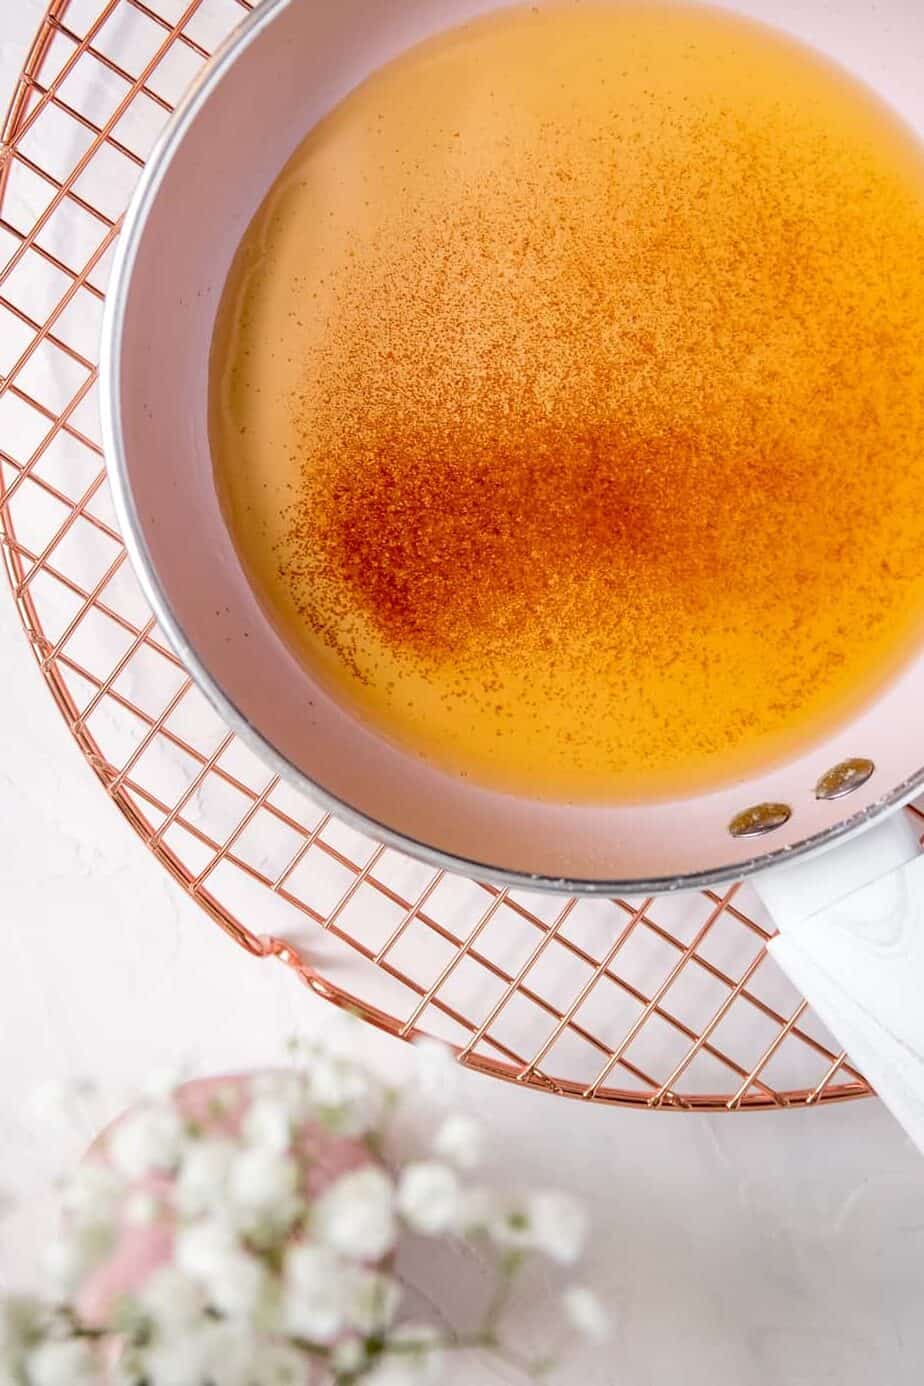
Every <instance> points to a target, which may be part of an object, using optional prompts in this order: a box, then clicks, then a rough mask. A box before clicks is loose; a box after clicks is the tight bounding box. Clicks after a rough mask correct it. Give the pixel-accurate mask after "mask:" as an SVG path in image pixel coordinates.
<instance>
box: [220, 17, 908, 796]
mask: <svg viewBox="0 0 924 1386" xmlns="http://www.w3.org/2000/svg"><path fill="white" fill-rule="evenodd" d="M211 392H212V393H211V429H212V442H213V452H214V458H215V469H216V480H217V485H218V488H219V493H220V496H221V499H222V503H223V506H224V509H225V513H226V516H227V520H228V523H229V525H230V527H231V530H232V533H233V536H234V539H235V542H236V545H237V548H238V551H239V553H240V556H241V559H242V561H243V563H244V565H245V568H246V570H247V572H248V574H249V576H250V578H251V581H252V582H253V585H254V586H255V588H256V590H257V591H258V593H259V594H260V596H261V598H262V600H263V602H264V604H265V606H266V608H267V610H268V611H269V612H270V614H271V616H272V618H273V619H274V621H275V622H276V624H277V626H278V629H279V630H280V632H281V633H282V634H283V636H284V637H285V639H286V640H287V641H288V642H289V644H290V645H291V647H292V648H293V649H294V650H295V651H296V653H297V654H298V655H299V657H300V658H301V659H302V660H303V661H304V663H305V664H306V665H307V666H308V667H309V668H311V669H312V670H314V671H315V673H316V674H318V675H319V676H320V677H321V678H322V679H323V681H324V682H325V683H326V684H327V685H328V687H330V688H331V689H332V690H333V691H334V693H335V694H336V696H338V697H339V698H341V699H342V700H343V701H345V702H346V703H347V704H348V705H349V706H350V707H351V708H353V709H354V710H355V712H356V713H357V715H359V716H361V717H362V718H364V719H365V720H366V721H368V722H369V723H371V724H372V725H373V726H374V727H376V728H377V729H379V730H380V731H381V732H382V733H383V734H385V735H387V736H389V737H391V738H392V739H393V740H395V741H397V742H399V743H401V744H403V745H405V746H408V747H410V748H411V749H412V750H414V751H416V752H417V753H418V754H420V755H422V756H425V757H427V758H428V759H431V760H433V761H435V762H436V763H438V764H440V765H442V766H444V767H446V768H448V769H449V770H451V771H453V772H455V773H459V774H466V775H469V776H471V777H473V778H476V779H479V780H482V781H485V782H489V783H492V784H494V785H499V786H500V787H502V788H505V789H508V790H510V791H513V792H525V793H531V794H538V795H542V796H546V797H553V798H567V799H583V800H603V799H606V800H618V799H629V800H635V799H643V798H652V797H658V796H662V795H668V794H670V795H673V794H683V793H692V792H695V791H698V790H700V789H702V788H705V787H709V786H713V785H719V784H721V783H723V782H726V781H728V780H730V779H732V778H734V777H738V776H742V775H745V774H748V773H751V772H753V771H755V770H757V769H760V768H763V767H765V766H767V765H769V764H770V763H772V762H774V761H775V760H779V759H782V758H784V757H786V756H788V755H791V754H793V753H795V752H796V751H798V750H800V749H802V748H803V747H805V746H806V745H808V744H809V743H810V742H811V741H812V740H813V739H815V738H818V737H819V736H821V735H822V734H823V733H824V732H826V731H828V730H830V729H831V728H832V727H833V726H834V725H835V724H836V723H837V722H838V721H839V720H840V719H843V718H845V717H847V716H849V715H850V714H851V713H852V712H853V711H855V710H856V709H857V708H858V707H859V706H860V705H861V704H862V703H863V702H864V701H865V700H867V699H869V698H871V697H872V696H873V695H874V694H875V692H876V691H877V690H878V689H879V688H881V687H882V686H883V684H884V683H885V682H886V681H887V680H888V679H889V678H890V677H892V676H893V675H894V673H895V671H896V669H897V668H898V667H899V666H900V664H901V662H902V660H904V659H906V658H907V656H908V654H909V652H910V650H911V649H912V648H913V646H914V643H915V642H916V640H917V639H918V637H919V635H920V631H921V625H922V610H924V543H922V540H924V154H922V151H921V148H920V147H919V146H918V144H917V143H916V142H915V141H914V140H913V138H912V137H911V135H910V134H909V133H907V132H906V131H905V130H904V128H903V127H902V126H900V125H899V123H898V122H897V121H896V120H895V119H894V118H893V117H892V116H891V115H890V114H889V113H888V111H887V110H886V109H885V107H883V106H882V105H880V104H879V103H878V102H877V101H876V100H875V99H874V97H873V96H872V95H871V94H870V93H868V92H867V91H866V89H865V88H863V87H861V86H860V85H859V84H858V83H856V82H855V81H854V80H853V79H852V78H850V77H848V76H847V75H845V74H843V73H842V72H840V71H839V70H836V69H835V68H833V67H832V66H830V65H829V64H828V63H827V62H826V61H824V60H823V59H822V58H821V57H820V56H818V55H816V54H814V53H812V52H811V51H809V50H807V49H805V48H803V47H801V46H799V45H797V44H795V43H794V42H792V41H790V40H789V39H787V38H786V37H784V36H783V35H781V34H778V33H775V32H774V31H772V30H770V29H766V28H763V27H761V26H757V25H754V24H751V23H749V22H747V21H744V20H742V19H740V18H736V17H734V16H732V15H730V14H727V13H724V12H720V11H716V10H711V9H707V8H700V7H698V6H695V5H693V6H676V7H675V6H673V5H669V4H668V5H665V4H658V3H654V4H648V5H644V6H642V5H638V6H637V5H634V4H621V5H612V6H609V5H604V4H568V5H551V6H548V7H540V8H539V9H525V8H523V9H513V10H506V11H501V12H499V13H497V14H495V15H494V16H492V17H490V18H489V19H487V20H485V21H481V22H478V23H476V24H473V25H470V26H468V27H466V28H462V29H458V30H455V31H453V32H450V33H447V34H445V35H442V36H440V37H438V38H437V39H435V40H433V41H431V42H429V43H427V44H425V45H423V46H421V47H420V48H417V49H415V50H413V51H411V52H409V53H407V54H406V55H404V57H402V58H401V59H400V60H399V61H397V62H396V63H394V64H392V65H390V66H389V67H387V68H385V69H384V70H382V71H381V72H378V73H376V74H375V75H373V76H372V77H370V78H369V79H368V80H367V81H366V82H365V83H364V84H363V85H362V86H360V87H359V88H358V89H357V90H356V91H354V92H353V93H352V94H351V95H350V96H349V97H347V99H346V100H345V101H344V102H343V103H342V104H341V105H340V106H339V107H338V108H337V109H336V110H334V111H333V112H332V113H331V114H330V115H329V116H328V117H327V118H326V119H325V120H324V121H323V122H322V123H321V124H319V125H318V126H317V128H316V129H314V130H313V131H312V132H311V133H310V134H309V136H308V137H307V139H306V140H305V142H304V143H303V144H302V146H301V147H300V149H299V150H298V151H297V153H296V154H295V156H294V157H293V159H292V160H291V161H290V163H289V165H288V166H287V168H286V169H285V170H284V172H283V173H282V174H281V176H280V178H279V180H278V181H277V183H276V185H275V186H274V188H273V189H272V191H271V193H270V195H269V196H268V198H267V199H266V202H265V203H264V205H263V207H262V208H261V210H260V212H259V213H258V215H257V217H256V218H255V220H254V222H253V224H252V226H251V227H250V229H249V231H248V232H247V235H246V237H245V239H244V241H243V244H242V246H241V248H240V251H239V254H238V256H237V259H236V261H235V264H234V267H233V270H232V273H231V276H230V278H229V281H228V285H227V288H226V291H225V296H224V300H223V305H222V309H221V313H220V317H219V322H218V327H217V331H216V336H215V343H214V348H213V359H212V385H211Z"/></svg>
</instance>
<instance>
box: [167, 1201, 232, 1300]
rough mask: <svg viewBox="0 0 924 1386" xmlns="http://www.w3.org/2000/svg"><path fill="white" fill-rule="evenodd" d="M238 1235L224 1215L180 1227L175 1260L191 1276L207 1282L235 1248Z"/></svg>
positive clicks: (220, 1268) (218, 1272)
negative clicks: (236, 1235)
mask: <svg viewBox="0 0 924 1386" xmlns="http://www.w3.org/2000/svg"><path fill="white" fill-rule="evenodd" d="M237 1246H238V1244H237V1238H236V1237H235V1235H234V1232H233V1231H232V1229H231V1227H230V1226H229V1224H228V1223H227V1222H226V1221H225V1220H224V1219H223V1218H209V1219H207V1220H205V1221H203V1222H198V1223H194V1224H193V1225H192V1226H191V1227H185V1228H182V1229H181V1230H180V1231H179V1232H178V1234H177V1239H176V1253H175V1257H176V1264H177V1266H178V1267H179V1269H180V1270H181V1271H184V1272H185V1273H186V1274H187V1275H189V1276H192V1277H193V1278H194V1279H196V1280H199V1281H202V1282H203V1283H204V1284H206V1285H207V1284H209V1283H210V1281H211V1280H212V1278H213V1276H216V1275H219V1274H220V1273H221V1271H222V1269H223V1267H224V1265H225V1263H226V1262H227V1260H228V1258H229V1257H230V1256H233V1255H234V1254H235V1252H236V1251H237Z"/></svg>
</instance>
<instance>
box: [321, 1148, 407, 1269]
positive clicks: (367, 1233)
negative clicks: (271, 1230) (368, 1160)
mask: <svg viewBox="0 0 924 1386" xmlns="http://www.w3.org/2000/svg"><path fill="white" fill-rule="evenodd" d="M394 1193H395V1191H394V1188H393V1186H392V1183H391V1180H390V1179H389V1178H388V1176H387V1175H386V1174H385V1173H384V1171H383V1170H381V1169H378V1168H377V1167H376V1166H375V1165H367V1166H366V1167H365V1168H364V1169H359V1170H354V1171H353V1172H352V1173H351V1174H345V1175H342V1176H341V1177H340V1178H339V1179H338V1180H337V1182H336V1183H335V1184H332V1185H331V1187H330V1188H329V1189H328V1190H327V1192H326V1193H324V1194H322V1195H321V1197H320V1199H319V1200H318V1202H317V1204H316V1205H315V1208H314V1214H313V1219H312V1226H313V1228H314V1231H315V1235H316V1236H317V1237H318V1239H319V1241H321V1242H323V1243H324V1244H325V1245H326V1246H329V1247H331V1248H332V1249H333V1250H334V1251H337V1252H339V1253H340V1254H341V1255H343V1256H348V1257H351V1258H352V1259H354V1260H356V1261H380V1260H381V1259H382V1257H383V1256H385V1255H387V1254H388V1252H389V1251H391V1249H392V1247H393V1246H394V1244H395V1235H396V1231H397V1229H396V1226H395V1217H394Z"/></svg>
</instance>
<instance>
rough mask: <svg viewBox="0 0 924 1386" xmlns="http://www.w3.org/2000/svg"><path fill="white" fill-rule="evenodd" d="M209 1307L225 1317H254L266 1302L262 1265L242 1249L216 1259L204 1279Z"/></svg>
mask: <svg viewBox="0 0 924 1386" xmlns="http://www.w3.org/2000/svg"><path fill="white" fill-rule="evenodd" d="M206 1286H207V1289H208V1295H209V1302H210V1305H211V1307H212V1308H213V1309H217V1310H218V1312H219V1313H220V1314H224V1315H225V1316H226V1317H227V1318H229V1319H255V1318H256V1317H257V1316H258V1313H259V1311H260V1309H261V1308H262V1306H263V1305H264V1304H265V1303H266V1300H267V1297H268V1295H269V1290H270V1276H269V1272H268V1271H267V1269H266V1267H265V1266H264V1265H263V1264H262V1263H261V1262H260V1261H258V1260H257V1259H256V1257H255V1256H251V1255H249V1254H248V1253H247V1252H246V1251H234V1252H232V1253H231V1254H230V1255H228V1256H227V1257H225V1259H224V1260H223V1261H219V1262H218V1264H217V1265H216V1266H215V1267H214V1269H213V1271H212V1274H211V1275H210V1276H209V1277H208V1278H207V1280H206Z"/></svg>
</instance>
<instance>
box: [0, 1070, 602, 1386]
mask: <svg viewBox="0 0 924 1386" xmlns="http://www.w3.org/2000/svg"><path fill="white" fill-rule="evenodd" d="M299 1060H300V1064H299V1068H298V1070H297V1071H292V1072H283V1073H278V1074H268V1075H261V1076H258V1077H255V1078H252V1079H250V1080H247V1081H246V1085H245V1086H244V1087H242V1085H241V1084H240V1083H238V1084H233V1083H229V1084H228V1085H226V1087H224V1088H218V1089H216V1090H213V1092H212V1094H211V1097H210V1103H209V1119H208V1120H194V1119H192V1118H191V1117H190V1115H189V1113H188V1110H187V1105H186V1104H184V1102H183V1101H182V1098H181V1096H180V1097H177V1098H176V1099H174V1098H173V1097H172V1096H166V1097H162V1098H157V1099H152V1100H150V1101H148V1102H146V1103H145V1104H144V1105H143V1106H142V1107H140V1108H139V1109H137V1110H136V1111H135V1112H134V1113H133V1114H132V1115H130V1116H129V1117H128V1118H126V1119H124V1120H123V1121H122V1122H121V1123H119V1124H118V1125H117V1126H116V1127H115V1128H114V1129H113V1131H112V1132H111V1134H110V1136H109V1138H108V1141H107V1144H106V1158H105V1161H101V1160H96V1161H92V1160H91V1161H88V1162H87V1163H86V1164H84V1165H83V1166H82V1167H81V1168H80V1169H79V1170H78V1172H77V1174H76V1176H75V1177H74V1178H73V1179H72V1180H71V1182H70V1184H69V1185H68V1187H67V1189H66V1192H65V1196H64V1228H65V1231H64V1233H63V1234H62V1236H61V1237H60V1238H59V1240H58V1241H57V1242H56V1243H55V1244H54V1245H53V1246H52V1247H51V1248H50V1251H49V1255H48V1258H47V1270H48V1275H49V1278H50V1282H51V1284H52V1286H53V1289H54V1292H55V1294H56V1296H57V1298H56V1300H55V1303H54V1305H53V1306H52V1307H48V1306H45V1305H43V1304H41V1303H40V1302H39V1301H37V1300H33V1299H29V1298H24V1297H20V1298H12V1299H9V1300H7V1301H5V1302H4V1301H2V1300H0V1386H98V1383H100V1382H102V1381H105V1382H106V1383H107V1386H109V1384H110V1383H111V1386H314V1384H315V1383H319V1382H333V1383H343V1386H347V1383H349V1384H352V1383H359V1382H362V1383H364V1386H427V1383H430V1382H436V1381H437V1380H438V1379H439V1377H440V1374H441V1367H440V1362H441V1353H443V1352H444V1351H446V1350H447V1349H449V1348H451V1347H455V1346H464V1345H465V1343H463V1342H461V1341H449V1340H447V1339H446V1338H445V1337H441V1336H440V1335H439V1334H436V1333H434V1332H433V1331H432V1330H431V1329H429V1328H427V1327H423V1326H416V1325H413V1324H407V1323H402V1322H399V1313H400V1308H401V1300H402V1293H401V1286H400V1283H399V1281H398V1279H397V1277H396V1275H395V1274H394V1256H395V1253H396V1250H397V1248H398V1245H399V1242H400V1238H401V1237H402V1235H404V1234H406V1233H414V1234H417V1235H422V1236H425V1237H434V1238H438V1237H445V1236H453V1237H459V1236H463V1237H478V1238H481V1239H483V1240H484V1241H485V1242H486V1243H487V1245H488V1246H489V1247H492V1248H494V1249H495V1252H496V1259H497V1262H498V1266H499V1271H498V1274H499V1275H500V1276H501V1278H502V1280H503V1278H504V1277H506V1278H507V1279H508V1280H510V1279H512V1278H513V1277H514V1275H515V1274H517V1273H518V1271H519V1269H520V1266H521V1264H522V1262H523V1261H524V1260H525V1258H526V1257H527V1256H528V1255H529V1254H531V1253H538V1254H541V1255H544V1256H547V1257H549V1258H551V1259H552V1260H554V1261H557V1262H559V1263H560V1264H562V1265H571V1264H573V1263H574V1262H576V1261H577V1259H578V1257H579V1255H580V1253H581V1250H582V1247H583V1243H584V1238H585V1232H586V1222H585V1218H584V1215H583V1212H582V1210H581V1209H580V1207H579V1206H578V1205H576V1204H575V1203H574V1202H573V1200H571V1199H570V1198H568V1197H566V1196H564V1195H562V1194H558V1193H551V1192H538V1193H531V1194H525V1195H523V1196H517V1197H510V1196H507V1195H504V1194H498V1193H496V1192H495V1191H493V1190H491V1189H488V1188H486V1187H482V1186H480V1185H474V1184H471V1183H468V1182H466V1177H467V1176H469V1175H470V1174H471V1172H472V1171H473V1170H474V1169H475V1168H476V1167H477V1165H478V1163H479V1161H480V1157H481V1143H482V1141H481V1131H480V1129H479V1128H478V1126H477V1125H476V1124H475V1123H473V1122H472V1121H471V1120H469V1119H468V1118H467V1117H463V1116H458V1115H456V1116H449V1117H447V1118H446V1119H445V1120H444V1121H443V1123H442V1125H441V1126H440V1128H439V1130H438V1131H437V1133H436V1136H435V1139H434V1140H433V1142H432V1150H431V1151H430V1152H429V1153H428V1154H427V1155H426V1157H425V1158H423V1159H420V1160H417V1161H415V1162H413V1163H410V1164H407V1165H406V1166H405V1167H404V1168H403V1169H401V1170H400V1171H399V1172H398V1173H397V1174H396V1175H394V1176H393V1175H392V1174H391V1173H389V1172H388V1171H387V1169H386V1167H385V1165H384V1163H383V1162H382V1161H381V1159H380V1158H379V1156H378V1152H379V1151H380V1149H381V1145H382V1140H383V1137H384V1120H385V1114H386V1113H387V1111H388V1110H389V1108H390V1106H391V1105H392V1103H391V1101H390V1095H389V1094H388V1093H387V1091H386V1090H385V1089H384V1087H383V1085H382V1084H381V1083H380V1081H379V1080H378V1079H377V1077H376V1076H375V1075H374V1074H372V1073H370V1072H369V1071H368V1070H367V1069H366V1068H364V1067H362V1066H360V1065H358V1064H357V1063H355V1062H354V1061H353V1060H351V1059H350V1058H349V1056H348V1055H347V1054H344V1053H342V1052H339V1051H338V1049H337V1048H336V1046H333V1047H332V1046H325V1047H323V1048H321V1047H315V1048H312V1049H310V1050H308V1051H302V1052H301V1053H300V1054H299ZM443 1062H445V1057H444V1058H442V1059H441V1058H438V1057H437V1055H436V1051H435V1050H434V1048H433V1047H432V1046H429V1047H428V1048H427V1049H425V1050H424V1051H423V1052H422V1054H421V1065H422V1073H423V1075H424V1076H426V1075H430V1076H431V1077H432V1076H433V1075H434V1074H436V1073H437V1072H438V1069H439V1065H440V1063H443ZM139 1245H140V1246H141V1247H143V1248H146V1251H144V1250H143V1251H142V1252H141V1253H140V1256H139V1253H138V1250H137V1248H138V1246H139ZM155 1247H156V1248H159V1250H158V1251H157V1252H156V1253H154V1252H152V1248H155ZM164 1247H166V1252H165V1253H164V1252H163V1248H164ZM131 1248H134V1251H132V1249H131ZM145 1255H147V1257H148V1260H147V1261H145ZM133 1257H134V1260H133ZM114 1266H115V1267H121V1268H122V1270H123V1272H124V1271H125V1269H126V1266H127V1268H128V1279H129V1284H128V1287H127V1289H126V1286H125V1285H124V1284H123V1285H119V1286H117V1289H119V1290H120V1291H121V1293H118V1294H117V1293H110V1295H109V1297H108V1299H107V1298H106V1295H105V1294H102V1298H101V1297H100V1295H101V1292H100V1285H101V1284H102V1285H103V1286H105V1285H106V1284H107V1283H108V1282H107V1277H108V1280H109V1281H111V1280H112V1277H113V1267H114ZM139 1266H140V1267H141V1269H142V1270H143V1274H140V1273H138V1268H139ZM133 1267H134V1270H133ZM94 1286H95V1288H96V1292H97V1302H96V1305H95V1308H93V1312H92V1314H91V1313H90V1311H88V1309H87V1293H88V1290H89V1289H90V1288H92V1287H94ZM563 1311H564V1314H565V1316H566V1318H567V1320H568V1321H569V1322H570V1323H571V1324H572V1325H573V1326H574V1327H576V1328H577V1329H578V1330H579V1331H580V1332H582V1333H584V1334H586V1335H587V1336H589V1337H591V1338H596V1339H602V1338H603V1337H604V1336H605V1332H606V1320H605V1316H604V1313H603V1310H602V1307H601V1306H600V1304H599V1302H598V1301H597V1299H596V1298H595V1296H594V1295H593V1294H592V1293H591V1291H589V1290H587V1289H585V1288H582V1287H572V1288H571V1289H569V1290H568V1291H567V1292H566V1294H565V1296H564V1300H563ZM468 1342H470V1343H477V1344H479V1345H481V1346H484V1345H485V1344H488V1342H489V1337H488V1334H487V1332H486V1331H485V1330H479V1331H477V1332H475V1333H474V1334H473V1335H472V1336H471V1338H470V1339H469V1340H468ZM498 1342H499V1338H498V1333H497V1325H496V1324H493V1323H492V1324H491V1327H490V1345H492V1346H496V1345H497V1344H498Z"/></svg>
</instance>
